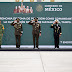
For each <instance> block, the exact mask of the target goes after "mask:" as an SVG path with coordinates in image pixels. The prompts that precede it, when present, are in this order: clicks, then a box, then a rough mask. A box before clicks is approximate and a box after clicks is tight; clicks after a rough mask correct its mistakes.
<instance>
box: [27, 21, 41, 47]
mask: <svg viewBox="0 0 72 72" xmlns="http://www.w3.org/2000/svg"><path fill="white" fill-rule="evenodd" d="M28 24H29V25H32V27H33V30H32V34H33V44H34V48H35V38H36V47H37V48H38V39H39V33H41V25H40V23H38V22H37V23H36V22H32V21H30V22H29V23H28Z"/></svg>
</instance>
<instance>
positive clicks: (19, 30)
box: [11, 18, 23, 48]
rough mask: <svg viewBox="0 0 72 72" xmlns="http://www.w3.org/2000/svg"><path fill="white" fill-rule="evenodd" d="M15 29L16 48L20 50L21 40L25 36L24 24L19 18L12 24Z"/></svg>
mask: <svg viewBox="0 0 72 72" xmlns="http://www.w3.org/2000/svg"><path fill="white" fill-rule="evenodd" d="M11 25H12V26H14V28H15V37H16V48H20V39H21V36H22V34H23V29H22V24H21V23H20V19H19V18H17V19H16V20H15V21H14V22H12V23H11Z"/></svg>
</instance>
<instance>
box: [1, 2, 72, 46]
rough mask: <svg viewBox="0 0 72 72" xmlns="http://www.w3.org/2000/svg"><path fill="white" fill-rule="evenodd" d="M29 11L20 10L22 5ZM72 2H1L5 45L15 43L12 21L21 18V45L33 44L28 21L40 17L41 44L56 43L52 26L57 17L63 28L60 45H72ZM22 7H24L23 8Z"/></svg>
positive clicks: (3, 41) (3, 42)
mask: <svg viewBox="0 0 72 72" xmlns="http://www.w3.org/2000/svg"><path fill="white" fill-rule="evenodd" d="M22 5H23V6H24V8H25V9H26V10H27V11H24V10H23V11H19V8H20V7H21V6H22ZM71 7H72V2H66V3H64V2H54V3H53V2H52V3H50V2H43V3H41V2H31V3H30V2H25V3H24V2H23V3H21V2H17V3H16V2H7V3H4V2H1V3H0V20H1V21H2V24H3V25H4V27H5V32H4V35H3V39H2V44H3V45H15V44H16V43H15V42H16V41H15V35H14V30H15V29H14V27H13V26H11V23H12V22H13V21H14V20H15V19H16V18H20V22H21V23H22V25H23V35H22V37H21V45H33V36H32V26H31V25H28V22H29V21H30V20H32V19H34V17H38V20H39V23H40V24H41V31H42V35H41V37H39V45H54V37H53V29H51V28H50V26H51V24H53V22H54V20H55V19H58V20H59V25H61V28H62V36H61V37H60V45H72V8H71ZM21 9H22V8H21Z"/></svg>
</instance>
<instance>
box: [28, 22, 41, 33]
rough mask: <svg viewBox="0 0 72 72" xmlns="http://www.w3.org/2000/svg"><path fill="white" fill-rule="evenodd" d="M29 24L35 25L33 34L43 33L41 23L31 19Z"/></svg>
mask: <svg viewBox="0 0 72 72" xmlns="http://www.w3.org/2000/svg"><path fill="white" fill-rule="evenodd" d="M28 24H29V25H32V27H33V30H32V34H39V33H41V25H40V23H35V22H32V21H30V22H29V23H28Z"/></svg>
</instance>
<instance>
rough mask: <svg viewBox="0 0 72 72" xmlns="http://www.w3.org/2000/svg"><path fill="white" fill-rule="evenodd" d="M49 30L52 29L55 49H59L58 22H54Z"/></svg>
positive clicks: (59, 33)
mask: <svg viewBox="0 0 72 72" xmlns="http://www.w3.org/2000/svg"><path fill="white" fill-rule="evenodd" d="M51 28H53V29H54V42H55V48H56V47H57V48H59V37H60V36H61V34H62V32H61V26H60V25H59V24H58V20H55V22H54V23H53V24H52V25H51Z"/></svg>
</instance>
